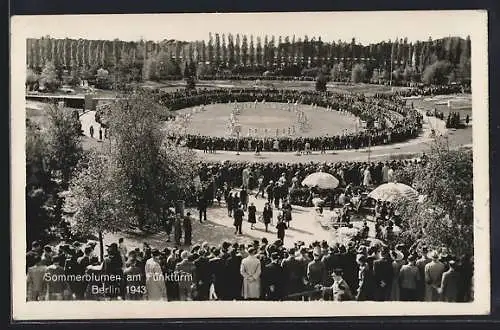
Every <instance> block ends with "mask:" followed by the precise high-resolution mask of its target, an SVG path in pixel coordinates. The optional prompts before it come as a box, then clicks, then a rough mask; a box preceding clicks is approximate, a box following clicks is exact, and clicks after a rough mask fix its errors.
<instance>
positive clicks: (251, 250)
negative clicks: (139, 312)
mask: <svg viewBox="0 0 500 330" xmlns="http://www.w3.org/2000/svg"><path fill="white" fill-rule="evenodd" d="M95 245H96V244H95V243H94V242H89V243H87V244H83V243H79V242H76V241H75V242H67V243H61V244H59V245H58V246H50V245H45V246H42V245H41V244H40V243H39V242H33V244H32V248H31V250H30V251H28V252H27V254H26V263H27V265H26V266H27V271H26V272H27V288H28V290H27V300H28V301H41V300H164V301H176V300H181V301H186V300H242V299H245V300H274V301H276V300H335V301H346V300H358V301H446V302H469V301H472V299H473V288H472V282H473V281H472V276H473V262H472V256H468V255H463V256H453V255H451V254H450V253H449V252H448V251H447V249H446V248H441V249H438V250H432V251H429V249H428V248H427V247H426V246H423V245H419V244H414V245H413V246H404V245H396V246H386V245H383V244H378V245H373V244H370V243H369V241H363V240H361V241H358V242H354V241H350V242H349V243H347V244H328V243H327V242H326V241H322V242H319V241H315V242H312V243H311V244H305V243H304V242H300V241H298V242H295V243H294V246H293V247H288V248H287V247H285V246H284V245H283V242H282V241H281V240H279V239H278V240H276V241H274V242H268V240H267V239H265V238H263V239H262V240H261V241H258V240H254V241H253V242H249V243H248V244H240V243H237V242H228V241H224V242H221V244H220V245H210V244H208V243H206V242H205V243H202V244H199V245H195V246H192V247H177V248H168V247H167V248H163V247H151V246H150V245H149V244H147V243H144V244H143V246H142V248H139V247H136V248H133V249H130V250H129V249H128V248H127V246H126V244H125V243H124V241H123V239H120V241H119V242H118V243H112V244H110V245H109V246H107V254H106V255H105V257H104V258H103V259H102V260H101V259H100V258H99V257H98V256H97V254H96V252H95Z"/></svg>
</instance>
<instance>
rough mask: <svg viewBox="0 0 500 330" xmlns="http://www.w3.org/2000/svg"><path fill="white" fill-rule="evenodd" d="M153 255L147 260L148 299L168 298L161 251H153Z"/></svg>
mask: <svg viewBox="0 0 500 330" xmlns="http://www.w3.org/2000/svg"><path fill="white" fill-rule="evenodd" d="M151 254H152V257H151V258H149V259H148V260H147V261H146V266H145V273H146V292H147V295H148V300H166V299H167V287H166V285H165V276H164V275H163V271H162V270H161V266H160V251H158V250H157V249H154V250H153V251H151Z"/></svg>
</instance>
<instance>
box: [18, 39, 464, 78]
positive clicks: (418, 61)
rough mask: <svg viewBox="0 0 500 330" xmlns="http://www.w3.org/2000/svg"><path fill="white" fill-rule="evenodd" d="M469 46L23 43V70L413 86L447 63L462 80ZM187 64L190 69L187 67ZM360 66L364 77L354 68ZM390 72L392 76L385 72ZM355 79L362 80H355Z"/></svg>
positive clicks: (440, 42) (441, 42)
mask: <svg viewBox="0 0 500 330" xmlns="http://www.w3.org/2000/svg"><path fill="white" fill-rule="evenodd" d="M470 53H471V40H470V38H469V37H468V38H467V39H462V38H458V37H447V38H443V39H437V40H432V39H431V38H429V40H427V41H417V42H415V43H411V42H408V41H407V39H406V38H404V39H399V38H396V39H395V40H393V41H382V42H379V43H374V44H369V45H361V44H360V43H358V42H356V40H355V39H354V38H353V39H352V40H351V41H350V42H345V41H341V40H338V41H332V42H324V41H323V40H321V37H319V38H315V37H313V38H311V39H310V38H309V37H308V36H304V37H303V38H296V37H295V36H292V37H288V36H286V37H281V36H280V37H278V38H276V37H274V36H271V37H269V36H265V37H264V38H263V39H262V38H261V37H259V36H257V37H254V36H253V35H250V36H247V35H239V34H236V35H232V34H228V35H225V34H219V33H215V34H213V33H209V36H208V41H204V40H203V41H195V42H184V41H178V40H164V41H161V42H152V41H144V40H140V41H138V42H125V41H120V40H118V39H115V40H112V41H108V40H84V39H78V40H74V39H68V38H66V39H53V38H50V37H44V38H40V39H27V66H28V68H30V69H32V70H33V71H34V72H36V73H40V72H41V71H42V69H43V68H44V67H45V66H46V65H47V63H49V62H50V63H52V64H53V65H54V67H55V69H56V71H58V72H60V75H62V72H63V71H67V72H68V76H69V77H73V78H76V77H80V78H82V79H85V78H84V77H87V76H89V75H91V76H92V75H95V73H96V71H97V69H98V68H103V69H106V70H108V71H109V72H110V73H112V74H113V75H115V76H116V79H121V80H123V81H140V80H142V79H145V80H147V79H148V78H152V79H162V78H165V77H166V76H179V77H181V76H182V73H183V72H182V70H183V69H184V67H185V65H186V63H188V64H187V65H190V66H191V65H195V66H198V64H199V63H204V65H202V66H201V68H200V70H201V71H202V72H198V74H201V75H208V74H214V73H216V72H219V73H220V72H223V71H224V70H229V73H230V74H237V75H245V74H252V75H260V74H262V73H264V72H265V71H272V72H273V73H275V74H277V75H284V76H300V75H308V74H310V73H308V72H307V69H311V68H313V69H314V68H322V67H323V66H326V67H327V68H328V69H329V70H331V69H335V70H334V71H335V72H336V74H335V76H334V78H332V79H333V80H337V79H344V80H351V78H353V77H351V75H352V74H353V73H352V72H354V71H355V72H356V73H355V74H354V75H355V77H354V78H356V79H352V80H358V79H360V77H361V78H363V76H365V77H364V78H365V79H364V80H367V79H369V80H374V79H373V78H376V79H377V80H378V79H382V78H384V79H385V78H387V76H389V78H391V77H392V78H394V79H395V80H398V79H401V80H403V79H406V80H408V81H420V78H421V77H422V78H423V73H424V72H425V70H426V69H427V68H428V67H430V66H433V65H435V63H448V64H449V66H450V68H451V69H452V70H453V72H454V79H455V80H457V81H463V80H467V79H469V78H470ZM190 63H194V64H190ZM357 65H363V67H364V69H365V70H366V73H365V74H364V75H360V74H359V70H358V69H356V70H354V68H355V67H356V66H357ZM391 72H392V76H391V75H390V73H391ZM362 80H363V79H362Z"/></svg>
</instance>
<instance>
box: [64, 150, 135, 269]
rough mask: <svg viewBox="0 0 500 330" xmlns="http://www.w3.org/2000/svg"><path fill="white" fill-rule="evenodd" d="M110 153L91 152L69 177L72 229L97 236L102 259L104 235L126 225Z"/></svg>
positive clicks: (68, 203)
mask: <svg viewBox="0 0 500 330" xmlns="http://www.w3.org/2000/svg"><path fill="white" fill-rule="evenodd" d="M115 183H116V181H115V180H114V178H113V173H112V165H111V162H110V158H109V155H103V154H99V153H96V152H91V153H89V154H88V155H86V157H85V160H84V161H82V162H81V163H80V164H79V167H78V169H77V170H76V171H75V175H74V177H73V178H72V180H71V184H70V186H69V190H68V194H67V197H66V201H65V202H66V207H68V208H71V209H74V210H75V211H76V212H75V214H74V217H73V231H74V232H75V234H76V235H78V236H86V235H89V234H94V235H98V237H99V244H100V250H101V260H102V258H103V251H104V244H103V234H105V233H107V232H116V231H119V230H121V229H123V228H126V226H127V223H126V219H127V218H126V217H122V216H121V215H120V213H121V212H122V210H123V208H122V207H123V205H120V207H119V205H118V200H117V195H116V193H115V188H114V185H115Z"/></svg>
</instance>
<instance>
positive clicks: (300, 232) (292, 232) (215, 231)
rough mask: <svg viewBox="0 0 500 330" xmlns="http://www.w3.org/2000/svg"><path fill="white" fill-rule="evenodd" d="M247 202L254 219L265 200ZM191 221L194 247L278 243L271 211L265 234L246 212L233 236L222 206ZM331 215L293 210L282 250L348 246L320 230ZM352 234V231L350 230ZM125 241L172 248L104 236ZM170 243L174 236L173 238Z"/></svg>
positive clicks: (156, 239)
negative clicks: (295, 245)
mask: <svg viewBox="0 0 500 330" xmlns="http://www.w3.org/2000/svg"><path fill="white" fill-rule="evenodd" d="M249 201H250V202H254V204H255V206H256V207H257V218H258V217H259V215H260V214H261V213H262V209H263V208H264V203H265V202H266V201H267V199H263V198H257V199H256V198H255V197H254V196H250V198H249ZM189 211H191V213H192V217H193V241H192V243H193V244H201V243H203V242H205V241H206V242H208V243H210V244H217V245H218V244H221V243H222V242H223V241H228V242H239V243H249V242H252V241H253V240H261V239H262V238H263V237H266V238H267V239H268V241H269V242H273V241H274V240H276V239H277V233H276V228H275V225H276V218H277V215H278V212H279V211H277V210H275V209H274V210H273V212H274V214H273V225H269V232H266V231H265V227H264V224H263V223H261V222H258V221H257V223H256V224H255V229H253V230H252V229H250V223H248V221H246V219H247V212H245V217H244V219H245V220H244V222H243V229H242V231H243V235H235V234H234V227H233V218H231V217H228V215H227V210H226V208H225V205H224V202H222V205H221V206H220V207H219V206H215V205H214V206H213V207H211V208H209V209H208V211H207V220H208V221H207V222H204V223H199V221H198V212H197V211H196V210H195V209H190V210H189ZM330 215H331V212H330V211H329V210H325V211H324V214H323V218H321V217H318V216H317V215H316V211H315V210H314V208H312V207H300V206H293V211H292V221H291V223H290V224H291V228H290V229H287V230H286V232H285V240H284V243H285V246H287V247H291V246H293V243H294V242H296V241H303V242H305V243H307V244H308V243H311V242H313V241H315V240H319V241H321V240H326V241H327V242H328V243H332V242H334V243H336V242H341V243H342V242H347V239H348V237H349V234H348V233H346V231H347V229H346V228H344V229H339V230H335V229H328V228H325V227H323V226H322V223H327V222H328V221H327V220H326V219H327V218H328V217H329V216H330ZM353 225H354V227H355V228H360V227H361V226H362V222H361V221H353ZM368 226H369V228H370V234H369V235H370V236H371V237H373V236H374V235H375V228H374V224H373V223H372V222H368ZM351 230H352V229H351ZM119 237H123V238H125V243H126V245H127V247H128V248H129V249H132V248H135V247H140V246H142V243H143V242H145V241H147V242H148V243H149V244H150V245H152V246H154V247H157V248H164V247H167V246H169V247H172V246H174V243H172V242H167V235H166V233H165V232H160V233H156V234H149V235H148V234H145V233H142V232H120V233H116V234H106V235H105V236H104V243H105V244H110V243H112V242H118V238H119ZM172 240H173V234H172Z"/></svg>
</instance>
